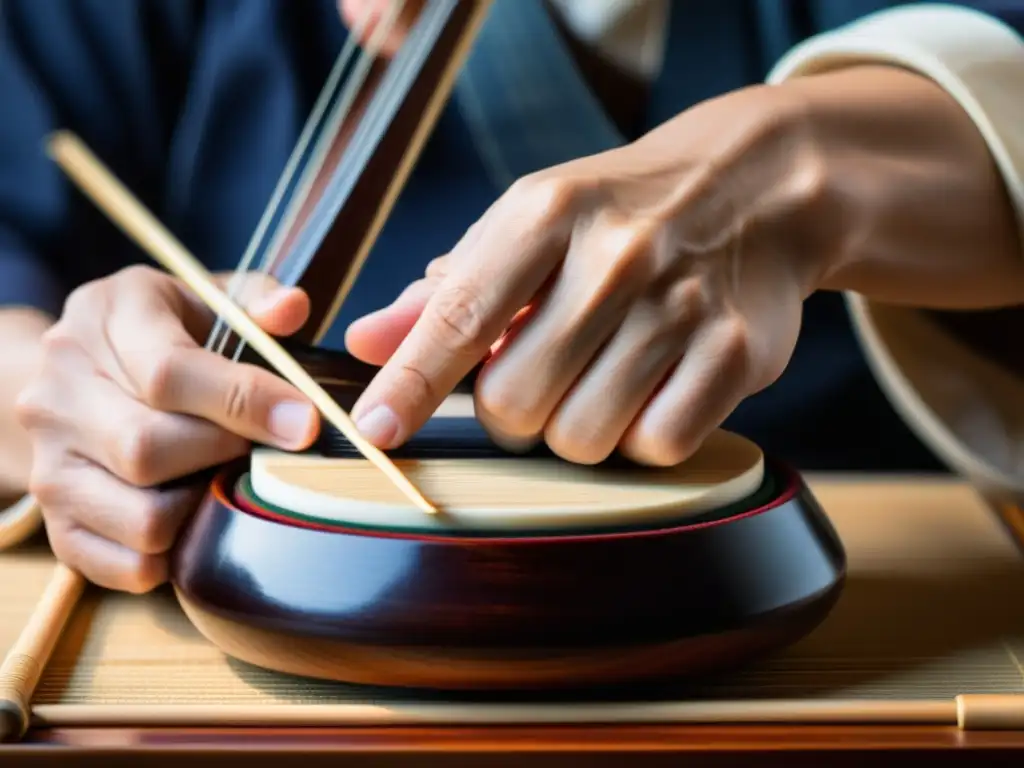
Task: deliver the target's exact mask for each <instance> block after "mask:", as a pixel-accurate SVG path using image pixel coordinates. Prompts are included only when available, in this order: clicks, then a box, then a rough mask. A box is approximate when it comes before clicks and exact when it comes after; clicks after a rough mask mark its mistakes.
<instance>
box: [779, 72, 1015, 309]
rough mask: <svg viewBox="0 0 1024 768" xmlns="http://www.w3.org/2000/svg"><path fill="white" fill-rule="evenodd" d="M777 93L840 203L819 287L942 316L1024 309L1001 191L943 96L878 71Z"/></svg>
mask: <svg viewBox="0 0 1024 768" xmlns="http://www.w3.org/2000/svg"><path fill="white" fill-rule="evenodd" d="M774 87H776V88H779V89H780V90H784V91H786V92H787V93H789V94H790V95H791V96H794V97H796V98H798V99H799V100H800V101H802V102H803V104H804V105H805V110H804V111H805V114H806V120H807V121H808V133H809V134H810V135H813V137H814V139H813V141H814V144H815V147H816V152H817V153H818V155H819V156H820V158H821V163H822V168H823V169H824V173H825V175H826V177H827V181H826V182H825V183H824V187H825V188H827V189H828V190H829V194H830V198H831V199H832V200H833V203H834V205H833V208H832V211H833V214H834V222H833V223H832V226H834V230H835V231H834V235H835V236H834V238H833V240H832V241H831V243H830V254H829V255H828V256H827V257H825V266H824V268H823V269H822V272H821V279H820V282H819V284H818V286H817V287H818V288H819V289H824V290H836V291H854V292H857V293H861V294H865V295H867V296H869V297H871V298H874V299H877V300H881V301H886V302H892V303H900V304H914V305H918V306H931V307H939V308H973V307H985V306H994V305H1001V304H1010V303H1015V302H1019V301H1022V300H1024V258H1022V255H1021V244H1020V241H1019V237H1018V230H1017V223H1016V218H1015V214H1014V210H1013V206H1012V203H1011V201H1010V199H1009V196H1008V194H1007V190H1006V187H1005V184H1004V182H1003V179H1002V177H1001V175H1000V174H999V172H998V170H997V168H996V167H995V164H994V162H993V160H992V157H991V155H990V153H989V150H988V147H987V145H986V143H985V141H984V139H983V137H982V136H981V134H980V133H979V132H978V130H977V128H976V127H975V125H974V123H973V122H972V121H971V120H970V118H969V117H968V116H967V114H966V113H965V112H964V111H963V109H962V108H961V107H960V105H959V104H958V103H957V102H956V101H955V100H954V99H953V98H952V97H951V96H950V95H949V94H948V93H947V92H946V91H945V90H943V89H942V88H941V87H940V86H939V85H937V84H936V83H935V82H934V81H932V80H930V79H929V78H927V77H925V76H923V75H920V74H917V73H915V72H912V71H910V70H906V69H902V68H900V67H896V66H889V65H875V64H866V65H862V66H856V67H849V68H845V69H838V70H835V71H833V72H829V73H826V74H819V75H813V76H805V77H795V78H793V79H791V80H788V81H786V82H784V83H783V84H781V85H778V86H774ZM979 243H984V248H979V247H978V244H979Z"/></svg>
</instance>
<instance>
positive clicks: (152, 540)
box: [136, 498, 177, 555]
mask: <svg viewBox="0 0 1024 768" xmlns="http://www.w3.org/2000/svg"><path fill="white" fill-rule="evenodd" d="M176 535H177V530H176V528H175V525H174V517H173V516H172V515H170V514H168V511H167V510H166V509H165V508H164V506H163V505H162V504H161V503H160V502H159V500H158V499H156V498H154V499H151V500H150V501H148V502H147V503H146V504H144V505H143V506H142V507H141V508H140V510H139V523H138V528H137V530H136V537H137V539H138V544H137V546H138V548H139V551H140V552H141V553H142V554H144V555H161V554H163V553H165V552H167V551H168V550H169V549H170V548H171V547H172V546H173V545H174V539H175V537H176Z"/></svg>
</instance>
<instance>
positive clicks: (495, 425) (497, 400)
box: [474, 377, 543, 440]
mask: <svg viewBox="0 0 1024 768" xmlns="http://www.w3.org/2000/svg"><path fill="white" fill-rule="evenodd" d="M535 397H536V395H535V394H534V393H533V391H532V390H531V389H529V388H527V387H512V386H508V385H507V384H506V382H505V381H503V380H501V379H498V378H492V377H482V378H481V379H480V380H479V381H478V382H477V387H476V392H475V393H474V400H475V406H474V407H475V409H476V413H477V418H479V419H480V420H481V421H482V422H484V423H485V424H486V425H487V426H488V427H489V428H490V429H491V430H493V431H495V432H497V433H500V434H501V435H502V436H503V437H505V438H506V439H509V440H515V439H520V438H521V439H525V438H528V437H531V436H533V435H535V434H536V433H537V432H539V431H540V429H541V428H542V426H543V424H542V419H541V417H540V416H539V414H538V408H537V405H536V403H535V402H534V399H535Z"/></svg>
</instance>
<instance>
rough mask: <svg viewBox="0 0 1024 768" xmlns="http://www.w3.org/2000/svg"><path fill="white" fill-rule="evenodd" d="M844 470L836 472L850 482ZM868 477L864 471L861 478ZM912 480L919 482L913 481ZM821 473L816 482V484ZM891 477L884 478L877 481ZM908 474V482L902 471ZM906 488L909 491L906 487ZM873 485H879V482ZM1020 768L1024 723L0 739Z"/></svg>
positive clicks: (80, 734)
mask: <svg viewBox="0 0 1024 768" xmlns="http://www.w3.org/2000/svg"><path fill="white" fill-rule="evenodd" d="M850 479H851V478H849V477H843V478H842V480H844V481H845V482H849V481H850ZM864 480H865V482H870V478H864ZM918 481H919V479H918ZM821 482H826V483H827V482H828V480H825V479H815V480H812V487H813V486H814V485H817V484H819V483H821ZM885 482H886V483H887V484H888V483H893V479H892V478H888V479H887V480H886V481H885ZM908 482H912V481H911V480H910V479H908ZM903 490H904V492H905V490H906V489H905V488H904V489H903ZM876 492H877V489H876ZM913 757H918V758H926V759H928V761H929V765H930V766H943V765H967V766H985V765H1014V766H1017V768H1021V766H1024V731H1010V732H1006V731H1003V732H1000V731H974V732H964V731H960V730H958V729H957V728H955V727H923V726H881V727H878V726H871V727H867V726H845V727H837V726H766V725H756V726H754V725H751V726H694V725H657V726H653V725H618V726H612V725H600V726H598V725H571V726H550V725H549V726H542V727H528V726H519V725H517V726H488V727H484V726H473V727H467V726H458V725H453V726H450V727H433V726H432V727H408V726H386V727H365V726H360V727H355V726H353V727H344V728H338V727H320V728H258V729H255V728H234V729H232V728H223V727H218V728H181V727H174V728H170V727H167V728H152V729H143V728H93V727H81V728H52V729H35V730H33V731H31V732H30V733H29V734H28V735H27V737H26V738H25V739H24V740H23V741H22V742H21V743H19V744H16V745H6V746H0V768H14V767H15V766H50V765H59V766H93V765H95V766H104V767H105V768H117V767H118V766H143V765H145V766H170V765H174V766H178V765H186V766H189V767H190V768H191V767H193V766H206V765H226V764H227V763H228V762H229V761H231V760H238V759H240V758H241V759H244V760H245V764H246V765H247V766H259V765H271V764H273V765H281V762H282V760H288V759H289V758H292V759H294V760H300V761H301V764H300V765H298V766H296V768H313V767H314V766H321V765H345V766H349V765H351V766H375V767H377V766H433V765H453V766H513V765H515V766H518V765H527V766H530V768H539V767H540V766H549V765H552V766H553V765H558V766H584V765H586V766H610V765H627V766H630V767H631V768H636V767H638V766H668V765H686V766H782V765H785V766H794V767H795V766H852V765H871V766H878V765H895V764H896V762H897V761H902V760H907V759H911V758H913Z"/></svg>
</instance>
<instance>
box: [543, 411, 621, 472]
mask: <svg viewBox="0 0 1024 768" xmlns="http://www.w3.org/2000/svg"><path fill="white" fill-rule="evenodd" d="M544 441H545V442H546V443H547V445H548V448H550V449H551V451H552V453H554V454H555V455H556V456H558V457H560V458H562V459H564V460H565V461H568V462H571V463H573V464H582V465H588V466H592V465H594V464H600V463H601V462H602V461H604V460H605V459H607V458H608V457H609V456H610V455H611V453H612V451H613V450H614V449H615V441H614V440H611V441H610V440H608V439H607V438H606V436H605V435H604V434H600V433H598V432H596V431H595V430H594V429H590V428H587V427H586V426H584V425H580V424H577V423H575V422H573V423H565V422H563V421H561V420H556V421H554V422H552V424H550V425H549V426H548V428H547V429H546V430H545V431H544Z"/></svg>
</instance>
